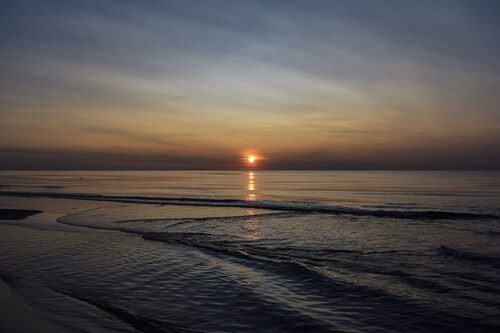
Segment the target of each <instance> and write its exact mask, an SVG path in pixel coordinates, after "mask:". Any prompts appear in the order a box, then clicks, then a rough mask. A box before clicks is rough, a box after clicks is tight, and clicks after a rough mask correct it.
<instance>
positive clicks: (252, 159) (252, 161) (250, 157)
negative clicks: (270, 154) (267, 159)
mask: <svg viewBox="0 0 500 333" xmlns="http://www.w3.org/2000/svg"><path fill="white" fill-rule="evenodd" d="M256 160H257V157H255V156H254V155H250V156H248V157H247V161H248V162H249V163H250V164H253V163H255V161H256Z"/></svg>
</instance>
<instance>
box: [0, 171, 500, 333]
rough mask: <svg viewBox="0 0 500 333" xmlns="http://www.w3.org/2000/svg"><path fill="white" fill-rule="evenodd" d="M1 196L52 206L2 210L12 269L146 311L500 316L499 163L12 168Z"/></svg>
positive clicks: (199, 319)
mask: <svg viewBox="0 0 500 333" xmlns="http://www.w3.org/2000/svg"><path fill="white" fill-rule="evenodd" d="M0 194H1V196H0V208H24V209H39V210H42V211H44V213H41V214H38V215H34V216H32V217H30V218H27V219H26V220H23V221H16V222H14V221H3V222H1V225H0V230H1V232H0V248H1V253H0V266H1V267H2V274H5V275H8V276H9V278H11V279H13V280H19V281H29V282H30V283H34V284H36V285H38V286H42V287H46V288H48V289H50V290H53V291H56V292H59V293H63V294H65V295H71V297H76V298H79V299H83V300H85V301H88V302H97V303H98V304H104V305H106V306H108V307H111V308H113V309H120V310H123V311H126V312H127V313H133V314H138V315H140V316H141V317H143V318H145V320H160V321H162V322H164V323H168V324H169V325H170V324H171V325H174V326H175V327H182V328H186V329H190V330H195V331H202V332H220V331H223V332H338V331H340V332H376V331H379V332H388V331H393V332H401V331H413V332H423V331H426V332H429V331H430V332H449V331H475V332H489V331H491V332H494V331H498V330H499V328H500V319H499V318H500V245H499V244H500V243H499V240H500V238H499V237H500V218H499V217H500V173H498V172H389V171H384V172H382V171H380V172H368V171H363V172H362V171H356V172H354V171H353V172H347V171H335V172H333V171H329V172H306V171H303V172H299V171H294V172H263V171H246V172H243V171H235V172H194V171H192V172H179V171H176V172H173V171H172V172H120V171H117V172H37V173H34V172H26V173H20V172H11V173H7V172H4V173H1V174H0ZM17 224H19V225H20V226H22V228H20V227H19V226H18V225H17ZM120 231H121V232H120ZM35 301H36V297H35Z"/></svg>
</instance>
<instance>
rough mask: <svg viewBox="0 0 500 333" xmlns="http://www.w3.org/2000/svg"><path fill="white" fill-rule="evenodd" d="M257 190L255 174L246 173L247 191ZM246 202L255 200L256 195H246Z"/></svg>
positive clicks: (251, 172)
mask: <svg viewBox="0 0 500 333" xmlns="http://www.w3.org/2000/svg"><path fill="white" fill-rule="evenodd" d="M256 189H257V186H256V181H255V173H254V172H253V171H249V172H248V181H247V191H255V190H256ZM247 200H248V201H255V200H257V195H256V194H255V193H248V194H247Z"/></svg>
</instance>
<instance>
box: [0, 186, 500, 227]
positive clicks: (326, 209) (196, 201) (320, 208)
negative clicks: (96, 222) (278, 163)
mask: <svg viewBox="0 0 500 333" xmlns="http://www.w3.org/2000/svg"><path fill="white" fill-rule="evenodd" d="M0 195H3V196H14V197H44V198H57V199H72V200H92V201H113V202H126V203H144V204H160V205H175V206H206V207H238V208H255V209H267V210H276V211H288V212H298V213H323V214H335V215H344V214H345V215H354V216H372V217H380V218H383V217H386V218H399V219H428V220H441V219H445V220H473V219H500V217H499V216H497V215H494V214H478V213H468V212H450V211H435V210H419V211H409V210H406V211H402V210H382V209H379V210H368V209H361V208H354V207H344V206H326V205H320V204H318V203H316V202H299V201H268V200H262V201H246V200H239V199H207V198H173V197H140V196H111V195H109V196H108V195H100V194H77V193H44V192H8V191H1V192H0Z"/></svg>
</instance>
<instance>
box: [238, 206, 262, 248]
mask: <svg viewBox="0 0 500 333" xmlns="http://www.w3.org/2000/svg"><path fill="white" fill-rule="evenodd" d="M247 215H248V218H247V219H245V221H244V222H243V224H242V225H241V231H242V233H241V234H240V236H241V237H242V238H245V239H246V240H249V241H257V240H259V239H261V236H260V232H259V231H258V227H259V218H258V215H255V212H254V211H253V209H249V210H247Z"/></svg>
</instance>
